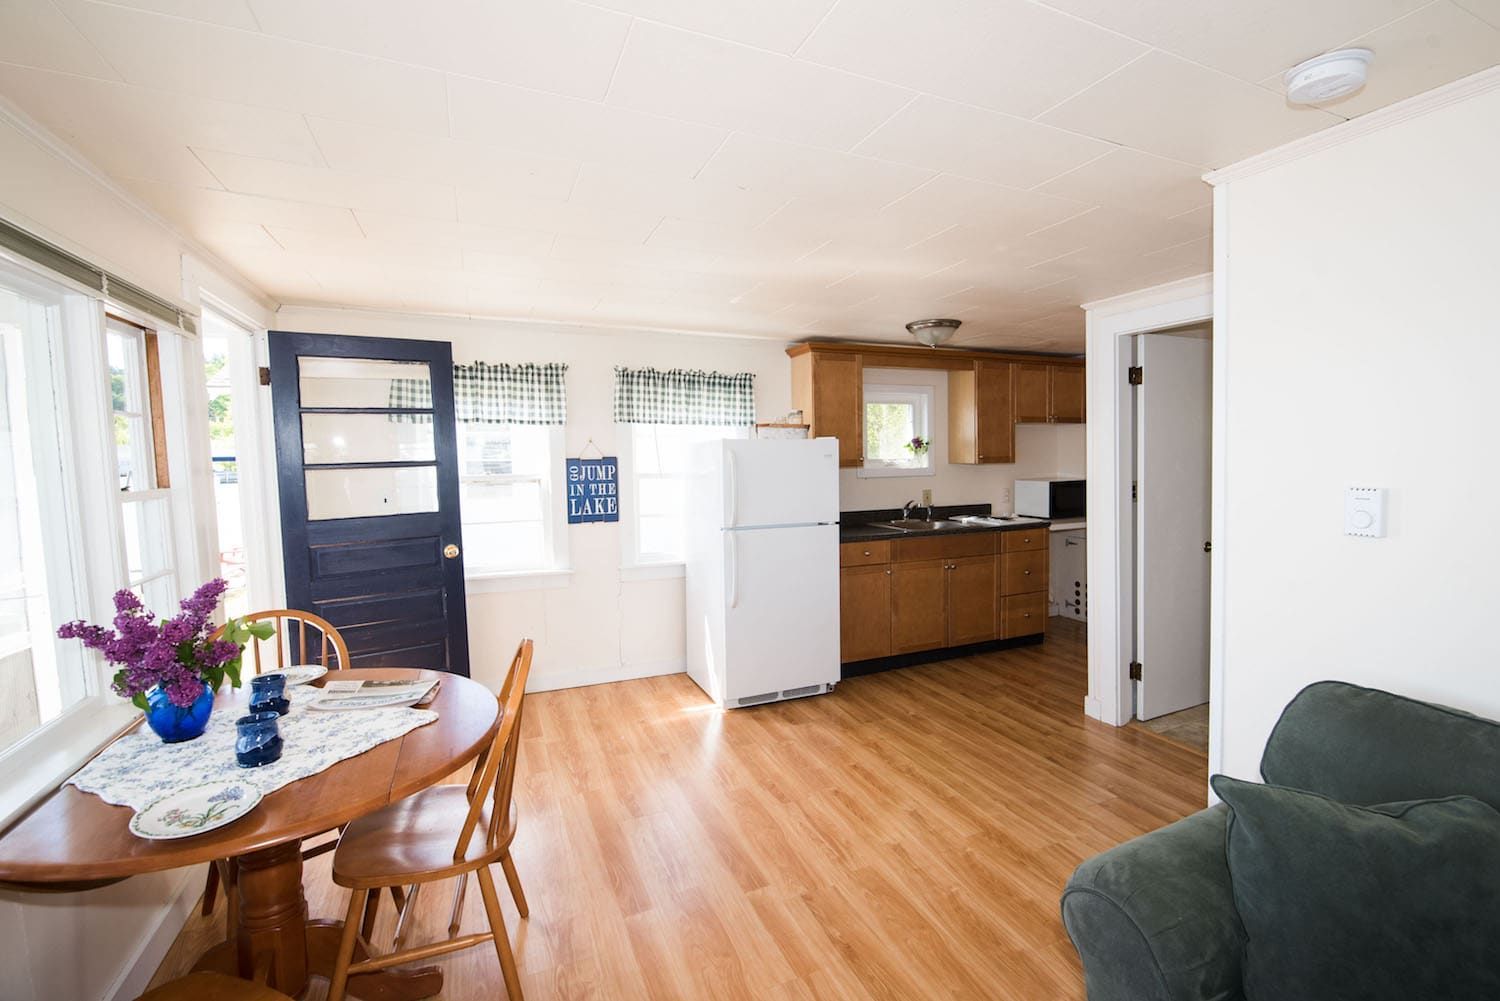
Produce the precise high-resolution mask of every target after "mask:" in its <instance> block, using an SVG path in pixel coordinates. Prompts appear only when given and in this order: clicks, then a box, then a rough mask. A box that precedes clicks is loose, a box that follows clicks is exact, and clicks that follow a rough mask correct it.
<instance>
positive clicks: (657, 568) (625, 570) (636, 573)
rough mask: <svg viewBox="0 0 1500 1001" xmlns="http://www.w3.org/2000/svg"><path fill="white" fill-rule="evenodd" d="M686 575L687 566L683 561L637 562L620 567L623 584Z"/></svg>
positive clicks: (669, 578) (673, 578) (678, 577)
mask: <svg viewBox="0 0 1500 1001" xmlns="http://www.w3.org/2000/svg"><path fill="white" fill-rule="evenodd" d="M685 576H687V567H686V566H685V565H684V564H681V563H636V564H634V565H632V566H626V567H621V568H620V582H621V583H622V584H628V583H631V582H633V581H638V580H675V579H680V578H682V577H685Z"/></svg>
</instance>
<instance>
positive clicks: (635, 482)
mask: <svg viewBox="0 0 1500 1001" xmlns="http://www.w3.org/2000/svg"><path fill="white" fill-rule="evenodd" d="M614 409H615V421H616V422H617V423H619V424H621V425H625V430H626V434H625V438H624V441H625V447H624V449H623V450H622V452H623V454H622V455H621V463H622V467H623V468H622V469H621V471H620V473H621V480H622V484H621V485H622V487H623V489H624V493H625V496H624V498H623V510H624V512H625V513H624V515H623V518H624V520H625V524H624V531H623V532H622V533H621V535H622V538H623V543H624V552H623V553H622V558H623V560H624V563H625V565H626V566H627V567H642V566H652V565H662V564H675V563H681V562H682V561H683V559H684V557H685V555H686V554H685V548H686V547H685V533H686V529H687V521H686V513H687V505H688V504H689V503H690V498H689V497H688V496H687V472H688V456H689V453H690V451H691V449H692V446H693V445H695V444H697V443H698V442H702V441H711V440H714V439H718V438H743V437H745V436H746V435H747V434H748V432H749V428H750V425H751V423H753V422H754V420H755V382H754V376H753V375H751V374H750V373H748V372H741V373H738V374H734V375H729V374H725V373H722V372H701V371H688V370H683V369H671V370H667V371H661V370H657V369H649V368H647V369H628V368H617V369H616V370H615V400H614Z"/></svg>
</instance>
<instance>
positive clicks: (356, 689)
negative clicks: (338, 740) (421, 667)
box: [308, 678, 442, 710]
mask: <svg viewBox="0 0 1500 1001" xmlns="http://www.w3.org/2000/svg"><path fill="white" fill-rule="evenodd" d="M441 683H442V679H441V678H426V679H417V680H413V679H404V680H390V681H386V680H380V681H371V680H360V681H329V682H327V683H325V684H324V685H323V689H322V691H323V694H322V695H321V696H319V697H318V698H317V699H316V700H315V701H313V702H311V703H309V704H308V708H309V709H322V710H346V709H392V708H397V707H401V706H414V705H417V704H418V703H420V702H426V701H428V700H429V699H430V697H431V696H432V695H433V694H435V693H436V691H437V687H438V685H439V684H441Z"/></svg>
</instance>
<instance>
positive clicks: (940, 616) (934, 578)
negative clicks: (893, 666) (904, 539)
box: [890, 560, 948, 654]
mask: <svg viewBox="0 0 1500 1001" xmlns="http://www.w3.org/2000/svg"><path fill="white" fill-rule="evenodd" d="M947 576H948V563H947V561H945V560H924V561H923V562H921V563H892V564H891V577H890V580H891V653H893V654H894V653H915V652H916V651H918V650H936V649H937V648H938V647H941V646H944V645H946V644H947V641H948V621H947V620H948V616H947V589H946V588H945V587H944V584H945V582H946V579H947Z"/></svg>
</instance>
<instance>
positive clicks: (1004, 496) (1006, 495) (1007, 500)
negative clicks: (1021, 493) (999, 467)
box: [1000, 487, 1010, 504]
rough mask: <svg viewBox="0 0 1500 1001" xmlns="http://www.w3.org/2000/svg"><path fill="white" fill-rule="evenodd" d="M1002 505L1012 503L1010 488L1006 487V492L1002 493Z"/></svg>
mask: <svg viewBox="0 0 1500 1001" xmlns="http://www.w3.org/2000/svg"><path fill="white" fill-rule="evenodd" d="M1000 503H1001V504H1009V503H1010V487H1006V488H1005V489H1004V490H1002V491H1000Z"/></svg>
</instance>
